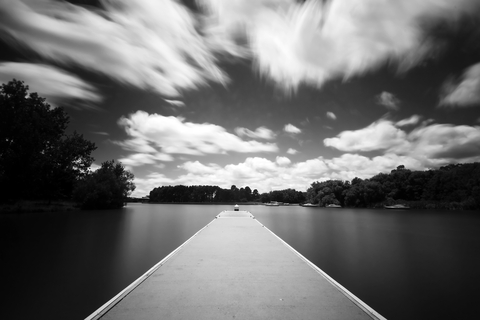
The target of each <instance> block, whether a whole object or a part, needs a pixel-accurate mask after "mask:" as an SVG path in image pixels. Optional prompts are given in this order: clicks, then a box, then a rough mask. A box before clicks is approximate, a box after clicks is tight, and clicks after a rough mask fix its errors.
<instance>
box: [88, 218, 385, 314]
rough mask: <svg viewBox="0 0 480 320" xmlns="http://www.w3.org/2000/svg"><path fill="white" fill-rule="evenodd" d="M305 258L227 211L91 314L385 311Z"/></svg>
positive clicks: (251, 222) (256, 224) (259, 226)
mask: <svg viewBox="0 0 480 320" xmlns="http://www.w3.org/2000/svg"><path fill="white" fill-rule="evenodd" d="M305 260H306V259H304V258H303V257H301V255H300V254H298V253H297V252H296V251H295V250H293V249H292V248H290V247H289V246H288V245H286V244H285V243H284V242H283V241H282V240H280V239H279V238H278V237H276V236H275V235H274V234H273V233H272V232H270V231H269V230H268V229H267V228H266V227H264V226H263V225H262V224H261V223H259V222H258V221H256V220H255V218H254V217H253V216H252V215H251V214H250V213H249V212H245V211H224V212H222V213H220V214H219V215H218V216H217V218H216V219H215V220H214V221H212V222H211V223H210V224H208V225H207V226H206V227H205V228H203V229H202V230H201V231H200V232H198V233H197V234H196V235H195V236H194V237H192V238H191V239H190V240H189V241H188V242H187V243H185V244H184V245H182V246H181V247H180V248H179V249H178V250H176V251H175V252H174V253H173V254H171V255H170V256H169V257H168V259H164V260H162V262H161V263H159V264H158V265H157V266H156V267H155V268H152V269H153V270H152V269H151V270H150V271H149V272H148V273H147V274H146V275H144V276H143V277H142V278H140V279H139V281H137V282H136V283H134V285H132V286H130V287H129V288H127V289H126V290H125V291H124V292H122V293H121V294H119V295H118V296H117V297H115V298H114V299H112V300H111V301H109V302H108V303H107V304H105V305H104V306H103V307H102V308H100V309H99V310H97V311H96V312H95V313H93V314H92V315H91V316H90V317H89V318H87V319H104V320H107V319H115V320H121V319H137V320H141V319H209V320H212V319H316V320H317V319H332V320H333V319H359V320H360V319H384V318H383V317H381V316H380V315H379V314H377V313H376V312H375V311H373V310H372V309H371V308H369V307H368V306H367V305H365V304H364V303H363V302H361V301H360V300H358V298H356V297H354V296H353V295H351V294H350V293H349V292H348V291H346V290H342V287H341V286H339V285H338V284H335V283H334V281H333V283H332V279H329V278H328V276H324V275H322V274H321V271H320V272H319V269H318V268H316V267H312V266H311V265H310V264H309V263H306V261H305ZM307 262H308V261H307ZM339 287H340V289H339Z"/></svg>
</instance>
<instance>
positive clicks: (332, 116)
mask: <svg viewBox="0 0 480 320" xmlns="http://www.w3.org/2000/svg"><path fill="white" fill-rule="evenodd" d="M326 114H327V118H329V119H332V120H337V116H336V115H335V113H333V112H331V111H328V112H327V113H326Z"/></svg>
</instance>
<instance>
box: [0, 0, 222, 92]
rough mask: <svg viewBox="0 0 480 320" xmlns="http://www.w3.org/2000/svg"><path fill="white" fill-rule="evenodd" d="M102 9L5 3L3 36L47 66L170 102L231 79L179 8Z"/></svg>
mask: <svg viewBox="0 0 480 320" xmlns="http://www.w3.org/2000/svg"><path fill="white" fill-rule="evenodd" d="M101 3H102V5H103V8H102V9H97V10H95V11H94V10H93V9H87V8H84V7H80V6H77V5H74V4H72V3H70V2H66V1H54V0H2V1H1V2H0V31H1V32H3V33H4V34H9V35H10V37H12V38H14V39H15V41H18V43H21V44H22V45H23V46H26V47H29V48H31V49H33V50H34V51H36V52H37V53H38V54H40V55H41V56H43V57H44V58H45V59H48V60H52V61H55V62H57V63H63V64H66V65H69V64H75V65H79V66H82V67H85V68H87V69H89V70H91V71H95V72H99V73H102V74H105V75H107V76H109V77H111V78H113V79H116V80H118V81H120V82H123V83H128V84H130V85H133V86H137V87H140V88H144V89H149V90H152V91H155V92H159V93H161V94H164V95H168V96H176V95H178V93H179V91H178V90H179V89H180V88H186V89H188V88H195V87H197V86H198V85H201V84H203V83H205V82H206V81H208V80H214V81H219V82H222V83H224V82H225V81H226V80H227V79H226V76H225V75H224V74H223V72H222V71H221V70H220V69H219V68H218V67H217V66H216V64H215V63H216V59H215V57H214V50H215V48H211V47H210V46H209V43H208V42H207V41H204V39H203V37H202V36H201V35H200V34H199V33H198V32H197V27H198V21H197V20H196V18H195V16H194V15H193V14H192V13H191V12H190V11H189V10H188V9H187V8H186V7H185V6H183V5H182V4H180V3H179V2H177V1H172V0H164V1H155V0H138V1H129V0H117V1H102V2H101ZM15 43H16V42H12V44H15Z"/></svg>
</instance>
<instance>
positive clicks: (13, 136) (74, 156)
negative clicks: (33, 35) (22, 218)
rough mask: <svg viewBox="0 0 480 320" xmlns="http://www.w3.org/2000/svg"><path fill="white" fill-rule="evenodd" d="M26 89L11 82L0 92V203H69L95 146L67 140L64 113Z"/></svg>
mask: <svg viewBox="0 0 480 320" xmlns="http://www.w3.org/2000/svg"><path fill="white" fill-rule="evenodd" d="M28 89H29V88H28V86H26V85H25V84H24V83H23V81H17V80H15V79H14V80H13V81H11V82H9V83H8V84H2V86H1V87H0V200H2V201H8V200H17V199H38V198H43V199H46V198H47V199H52V198H53V197H55V198H58V197H64V198H65V197H66V198H68V197H69V196H70V195H71V191H72V188H73V184H74V182H75V180H76V179H77V178H78V177H81V176H82V175H85V174H86V173H87V172H88V170H89V167H90V165H91V164H92V162H93V158H92V157H91V156H90V154H91V152H92V151H93V150H95V149H96V147H95V144H93V143H92V142H89V141H87V140H85V139H84V138H83V136H81V135H79V134H77V133H76V132H75V133H73V135H66V134H65V130H66V129H67V126H68V122H69V117H68V115H67V114H66V112H65V111H64V110H63V108H52V107H51V106H50V105H49V104H48V103H47V102H46V101H45V99H44V98H42V97H40V96H38V95H37V94H36V93H28Z"/></svg>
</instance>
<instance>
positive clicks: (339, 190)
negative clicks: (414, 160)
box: [306, 163, 480, 210]
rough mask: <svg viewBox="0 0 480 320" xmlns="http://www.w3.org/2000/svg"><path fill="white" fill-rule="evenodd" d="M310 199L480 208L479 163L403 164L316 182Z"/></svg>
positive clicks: (361, 204) (316, 201)
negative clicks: (416, 168)
mask: <svg viewBox="0 0 480 320" xmlns="http://www.w3.org/2000/svg"><path fill="white" fill-rule="evenodd" d="M306 201H307V202H311V203H314V204H319V205H320V206H324V205H328V204H339V205H342V206H346V207H380V206H383V205H385V204H386V205H391V204H395V203H408V205H409V206H410V207H412V208H423V209H449V210H455V209H457V210H478V209H480V163H466V164H451V165H448V166H444V167H441V168H440V169H438V170H428V171H411V170H408V169H406V168H405V167H404V166H403V165H402V166H398V167H397V169H395V170H392V171H391V172H390V173H389V174H386V173H379V174H377V175H375V176H373V177H372V178H370V179H365V180H362V179H359V178H355V179H353V180H352V181H351V182H349V181H339V180H329V181H325V182H314V183H312V184H311V187H310V188H309V189H308V190H307V200H306Z"/></svg>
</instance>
